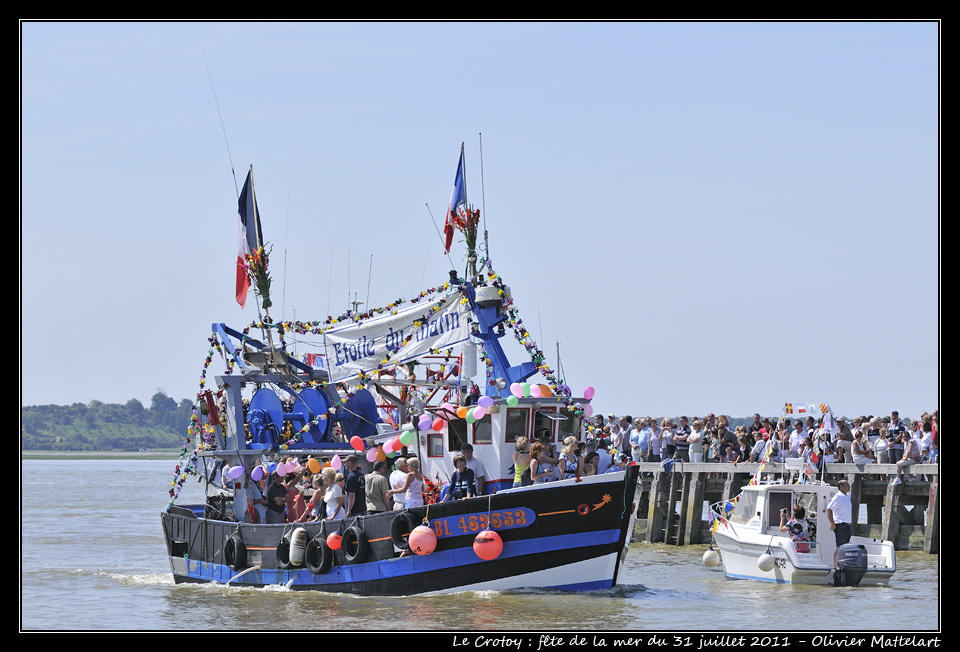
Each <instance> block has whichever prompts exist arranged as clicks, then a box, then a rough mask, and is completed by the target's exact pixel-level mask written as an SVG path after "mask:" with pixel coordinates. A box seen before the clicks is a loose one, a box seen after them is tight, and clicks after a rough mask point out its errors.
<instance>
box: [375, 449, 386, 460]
mask: <svg viewBox="0 0 960 652" xmlns="http://www.w3.org/2000/svg"><path fill="white" fill-rule="evenodd" d="M385 459H387V454H386V453H385V452H384V450H383V446H377V461H378V462H382V461H384V460H385Z"/></svg>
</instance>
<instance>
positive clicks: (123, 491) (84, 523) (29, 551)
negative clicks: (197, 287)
mask: <svg viewBox="0 0 960 652" xmlns="http://www.w3.org/2000/svg"><path fill="white" fill-rule="evenodd" d="M174 466H175V461H174V460H170V461H163V460H161V461H155V460H78V461H61V460H56V461H47V460H23V461H22V463H21V470H22V475H21V520H20V522H21V535H20V557H21V560H20V569H21V572H20V607H21V609H20V627H21V629H22V630H151V631H191V630H203V631H214V630H215V631H231V630H264V631H273V632H288V631H299V630H336V631H340V632H343V631H351V630H354V631H379V632H382V631H418V632H436V631H446V632H450V633H454V632H458V631H464V632H467V631H469V632H474V633H476V632H484V633H490V634H492V633H494V632H525V633H529V632H534V631H546V632H580V631H582V632H637V633H639V632H646V633H655V632H678V631H679V632H684V631H687V632H701V633H703V632H708V633H709V632H727V633H737V632H744V631H749V632H798V631H806V632H809V631H819V632H821V633H827V632H830V633H833V634H837V633H846V635H848V636H849V633H850V632H861V631H863V632H869V631H883V632H891V631H892V632H897V633H903V632H913V631H921V632H927V633H929V632H935V631H937V630H939V629H940V599H939V598H940V573H939V556H938V555H926V554H923V553H921V552H900V553H898V556H897V566H898V570H897V573H896V575H895V576H894V579H893V582H892V584H891V585H890V586H886V587H863V588H833V587H801V586H779V585H767V584H760V583H756V582H748V581H728V580H726V579H725V578H724V576H723V572H722V570H721V569H720V568H713V569H711V568H706V567H704V566H703V564H702V563H701V561H700V559H701V556H702V554H703V552H704V550H705V549H706V546H703V547H673V546H660V545H651V544H641V543H636V544H633V545H632V546H631V547H630V554H629V556H628V558H627V562H626V567H625V570H624V573H623V576H622V578H621V582H622V584H621V585H620V586H618V587H616V588H614V589H612V590H609V591H598V592H593V593H587V594H566V593H560V592H545V591H516V592H485V593H461V594H454V595H447V596H431V597H416V598H411V597H397V598H390V597H386V598H358V597H354V596H350V595H343V594H323V593H314V592H298V591H288V590H285V589H244V588H232V587H223V586H209V585H179V586H178V585H175V584H174V583H173V579H172V577H171V575H170V572H169V566H168V563H167V559H166V548H165V546H164V542H163V536H162V532H161V527H160V512H161V510H162V509H163V508H164V507H165V506H166V503H167V490H168V489H169V486H170V480H171V478H172V475H173V469H174ZM201 493H202V492H201V490H200V486H199V485H198V484H196V483H194V482H193V480H190V481H188V483H187V485H186V487H185V489H184V492H183V494H182V498H183V499H186V500H188V501H199V500H200V496H201ZM451 640H452V638H451ZM538 640H539V639H535V640H532V641H531V644H530V646H528V647H529V649H531V650H533V651H536V650H537V649H538V646H539V643H538ZM448 644H449V643H448ZM694 647H695V648H696V646H694Z"/></svg>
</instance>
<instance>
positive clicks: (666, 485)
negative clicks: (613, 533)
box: [634, 460, 940, 554]
mask: <svg viewBox="0 0 960 652" xmlns="http://www.w3.org/2000/svg"><path fill="white" fill-rule="evenodd" d="M639 466H640V468H641V475H640V481H641V482H642V483H643V493H642V498H641V501H640V506H639V509H638V512H637V528H636V530H635V532H634V540H635V541H643V542H645V543H666V544H669V545H678V546H682V545H699V544H704V545H705V544H708V543H710V538H711V537H710V521H709V517H707V516H705V514H706V513H707V510H706V509H705V505H711V504H713V503H716V502H719V501H721V500H730V499H731V498H735V497H736V496H737V495H738V494H739V493H740V489H741V487H743V486H745V485H747V484H749V483H750V480H751V479H752V478H753V476H754V475H755V474H756V472H757V470H758V469H759V468H760V465H759V464H710V463H692V462H681V461H679V460H678V461H676V462H674V464H673V467H672V469H671V470H670V472H669V473H667V472H665V471H664V469H663V466H662V465H661V464H659V463H655V462H645V463H643V464H640V465H639ZM908 471H909V475H905V476H904V480H903V483H902V484H898V485H891V484H890V481H891V480H892V479H893V478H894V477H896V473H897V465H896V464H869V465H865V466H858V465H856V464H827V465H826V473H825V475H824V476H823V480H824V481H825V482H828V483H830V484H832V485H836V483H837V481H839V480H840V479H841V478H846V479H847V480H849V482H850V498H851V501H852V503H853V519H854V523H853V533H854V534H855V535H858V536H866V537H871V538H874V539H884V540H889V541H893V543H894V548H895V549H896V550H911V549H916V550H918V549H922V550H923V551H924V552H927V553H931V554H939V552H940V493H939V485H940V466H939V465H938V464H915V465H913V466H911V467H910V468H909V469H908ZM763 475H764V476H765V477H768V478H779V477H782V478H784V481H785V482H790V480H789V479H788V478H790V470H788V469H787V468H786V465H784V464H767V465H766V466H765V467H764V473H763ZM910 478H913V479H910ZM861 505H866V508H867V509H866V516H867V518H866V521H867V522H866V523H859V522H858V521H859V517H860V511H861V510H860V507H861Z"/></svg>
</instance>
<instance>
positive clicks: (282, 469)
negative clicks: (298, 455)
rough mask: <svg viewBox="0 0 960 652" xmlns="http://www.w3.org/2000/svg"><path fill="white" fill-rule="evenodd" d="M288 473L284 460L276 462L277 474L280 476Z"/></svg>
mask: <svg viewBox="0 0 960 652" xmlns="http://www.w3.org/2000/svg"><path fill="white" fill-rule="evenodd" d="M288 473H290V471H288V470H287V463H286V462H280V463H279V464H277V475H279V476H280V477H281V478H282V477H283V476H285V475H286V474H288Z"/></svg>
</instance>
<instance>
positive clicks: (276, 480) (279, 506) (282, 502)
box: [257, 471, 287, 523]
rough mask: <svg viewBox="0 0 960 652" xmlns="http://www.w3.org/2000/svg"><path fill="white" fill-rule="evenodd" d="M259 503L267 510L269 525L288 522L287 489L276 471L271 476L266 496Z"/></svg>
mask: <svg viewBox="0 0 960 652" xmlns="http://www.w3.org/2000/svg"><path fill="white" fill-rule="evenodd" d="M257 502H258V503H260V504H261V505H263V506H264V507H266V508H267V519H266V520H267V523H285V522H286V520H287V519H286V511H287V488H286V486H284V484H283V481H282V479H281V478H280V476H278V475H277V472H276V471H274V472H273V473H271V474H270V484H269V485H268V486H267V493H266V496H265V497H263V498H260V499H258V500H257Z"/></svg>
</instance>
